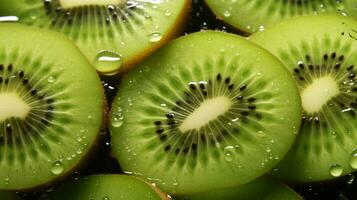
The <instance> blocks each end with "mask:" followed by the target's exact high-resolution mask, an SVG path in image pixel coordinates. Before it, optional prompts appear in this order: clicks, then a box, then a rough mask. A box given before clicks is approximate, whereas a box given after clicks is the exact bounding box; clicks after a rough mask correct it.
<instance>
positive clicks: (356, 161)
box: [348, 149, 357, 169]
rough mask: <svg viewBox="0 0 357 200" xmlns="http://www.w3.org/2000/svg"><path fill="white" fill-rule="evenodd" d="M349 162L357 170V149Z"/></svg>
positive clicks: (352, 153)
mask: <svg viewBox="0 0 357 200" xmlns="http://www.w3.org/2000/svg"><path fill="white" fill-rule="evenodd" d="M348 162H349V164H350V166H351V167H352V168H353V169H357V149H354V150H353V151H352V152H351V154H350V158H349V160H348Z"/></svg>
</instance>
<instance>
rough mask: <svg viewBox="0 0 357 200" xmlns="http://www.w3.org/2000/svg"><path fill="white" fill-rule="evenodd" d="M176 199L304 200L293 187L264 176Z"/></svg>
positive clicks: (176, 199)
mask: <svg viewBox="0 0 357 200" xmlns="http://www.w3.org/2000/svg"><path fill="white" fill-rule="evenodd" d="M174 199H175V200H223V199H224V200H247V199H257V200H258V199H261V200H281V199H284V200H302V198H301V197H300V196H299V194H297V193H296V192H295V191H294V190H293V189H291V188H289V187H288V186H286V185H284V184H282V183H280V182H278V181H275V180H273V179H270V178H267V177H263V178H259V179H257V180H255V181H252V182H249V183H247V184H245V185H241V186H238V187H232V188H223V189H218V190H213V191H208V192H204V193H198V194H191V195H182V196H177V197H175V198H174Z"/></svg>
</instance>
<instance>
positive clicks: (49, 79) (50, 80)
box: [47, 76, 55, 83]
mask: <svg viewBox="0 0 357 200" xmlns="http://www.w3.org/2000/svg"><path fill="white" fill-rule="evenodd" d="M47 82H49V83H53V82H55V78H54V77H53V76H50V77H48V79H47Z"/></svg>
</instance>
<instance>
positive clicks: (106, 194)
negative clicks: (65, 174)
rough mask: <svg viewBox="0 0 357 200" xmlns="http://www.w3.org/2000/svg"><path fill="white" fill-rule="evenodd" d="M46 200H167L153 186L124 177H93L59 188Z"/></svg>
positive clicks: (164, 195) (165, 196)
mask: <svg viewBox="0 0 357 200" xmlns="http://www.w3.org/2000/svg"><path fill="white" fill-rule="evenodd" d="M46 199H48V200H63V199H68V200H78V199H98V200H102V199H103V200H106V199H107V200H110V199H114V200H144V199H145V200H146V199H147V200H169V199H170V198H169V197H168V196H167V195H166V194H164V193H162V192H161V191H160V190H159V189H157V188H155V187H154V186H153V185H151V184H149V183H146V182H144V181H141V180H139V179H138V178H136V177H134V176H126V175H94V176H89V177H87V178H84V179H82V180H79V181H72V182H69V183H66V184H64V185H62V186H59V187H58V188H57V189H55V190H54V192H52V193H50V194H49V195H48V197H46Z"/></svg>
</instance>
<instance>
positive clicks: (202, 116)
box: [179, 96, 232, 132]
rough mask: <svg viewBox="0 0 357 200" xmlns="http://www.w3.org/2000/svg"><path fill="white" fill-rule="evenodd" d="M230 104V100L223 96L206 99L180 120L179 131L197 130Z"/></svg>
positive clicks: (229, 106) (225, 109) (227, 108)
mask: <svg viewBox="0 0 357 200" xmlns="http://www.w3.org/2000/svg"><path fill="white" fill-rule="evenodd" d="M231 106H232V101H231V100H230V99H229V98H227V97H224V96H219V97H215V98H212V99H207V100H205V101H204V102H202V104H201V105H200V106H199V107H198V108H197V109H196V110H195V111H194V112H192V113H191V114H190V115H189V116H188V117H187V118H186V119H185V120H184V121H183V122H182V124H181V125H180V126H179V129H180V131H181V132H186V131H188V130H193V129H196V130H199V129H200V128H201V127H202V126H204V125H206V124H208V122H210V121H212V120H214V119H216V118H217V117H218V116H220V115H223V114H224V113H225V112H227V111H228V110H229V109H230V108H231Z"/></svg>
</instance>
